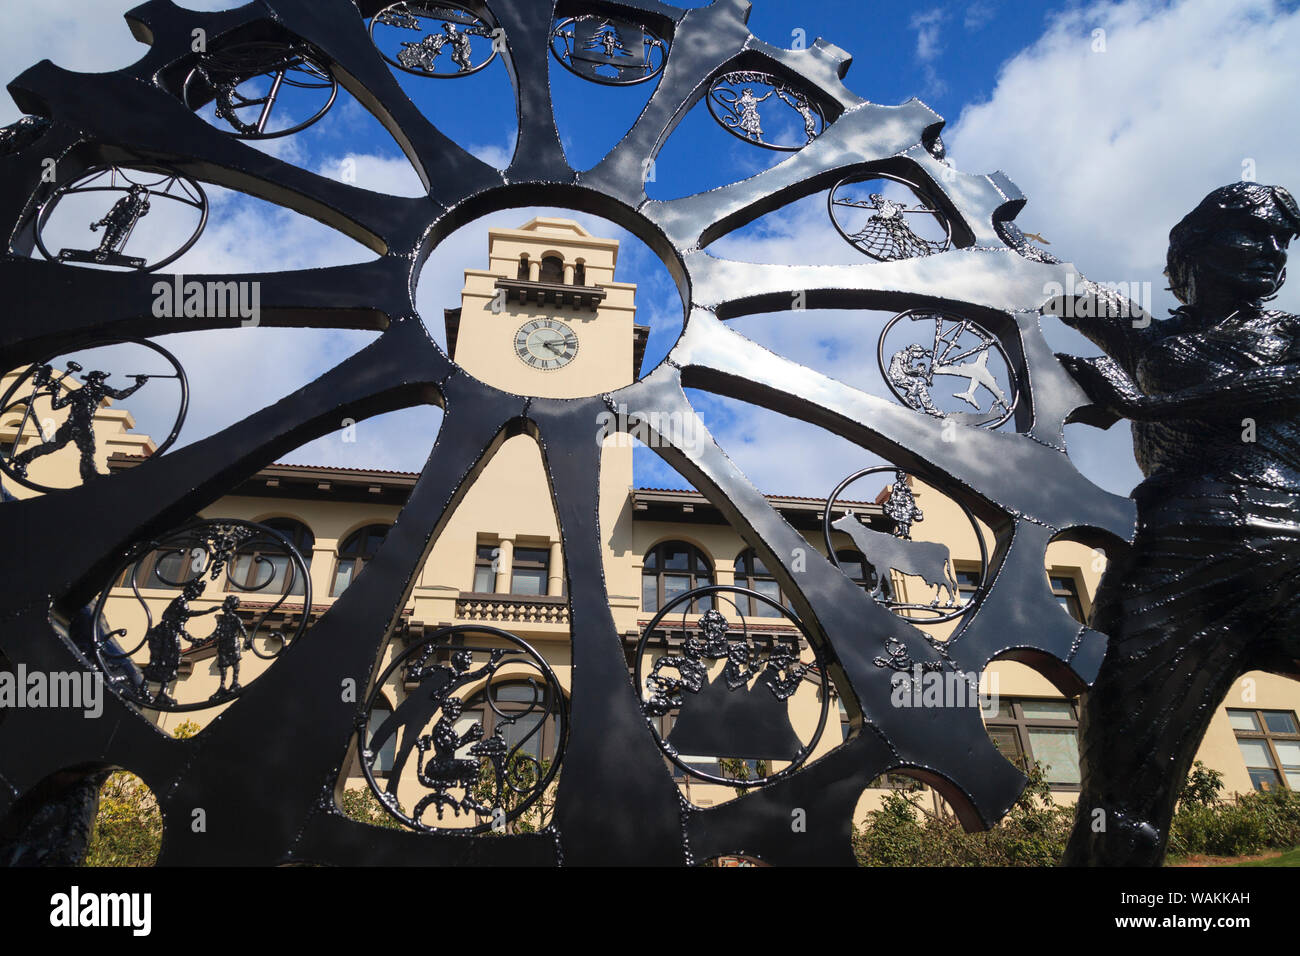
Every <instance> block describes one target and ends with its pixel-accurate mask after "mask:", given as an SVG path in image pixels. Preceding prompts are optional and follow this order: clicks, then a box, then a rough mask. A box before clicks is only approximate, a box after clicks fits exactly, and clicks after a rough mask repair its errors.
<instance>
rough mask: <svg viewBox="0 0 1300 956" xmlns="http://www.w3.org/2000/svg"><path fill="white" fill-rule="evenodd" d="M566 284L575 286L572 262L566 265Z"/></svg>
mask: <svg viewBox="0 0 1300 956" xmlns="http://www.w3.org/2000/svg"><path fill="white" fill-rule="evenodd" d="M564 284H565V285H573V263H572V262H566V263H565V264H564Z"/></svg>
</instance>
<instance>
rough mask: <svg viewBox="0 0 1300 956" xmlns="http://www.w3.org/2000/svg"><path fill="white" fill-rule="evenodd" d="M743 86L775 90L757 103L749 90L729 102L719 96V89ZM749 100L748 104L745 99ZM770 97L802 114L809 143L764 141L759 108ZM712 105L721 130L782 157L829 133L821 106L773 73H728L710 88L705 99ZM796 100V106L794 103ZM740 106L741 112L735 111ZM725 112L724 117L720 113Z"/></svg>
mask: <svg viewBox="0 0 1300 956" xmlns="http://www.w3.org/2000/svg"><path fill="white" fill-rule="evenodd" d="M724 83H730V84H741V83H761V84H763V85H764V86H770V87H772V92H771V93H768V94H767V95H766V96H763V97H761V98H759V99H755V98H754V97H753V96H752V95H750V94H749V91H748V90H746V92H745V93H742V94H741V96H739V97H736V98H735V99H732V100H726V99H724V98H723V97H721V96H720V95H719V89H720V88H721V87H722V84H724ZM746 96H748V97H749V101H746V99H745V97H746ZM769 96H776V97H777V98H778V99H780V100H781V102H783V103H785V104H786V105H787V106H788V107H790V109H792V110H794V111H795V112H797V113H799V114H800V115H801V116H802V117H803V121H804V132H805V134H806V136H807V139H806V141H805V142H802V143H798V144H796V145H793V146H791V145H785V144H781V143H769V142H768V141H767V140H765V139H764V138H763V129H762V123H761V119H760V118H759V114H758V104H759V103H761V102H762V101H763V100H766V99H767V98H768V97H769ZM705 100H706V101H707V102H708V107H709V113H710V114H712V116H713V119H714V120H715V121H716V122H717V124H718V125H719V126H721V127H722V128H723V129H725V130H726V131H727V132H728V133H730V134H731V135H732V136H735V137H736V138H738V139H741V140H744V141H745V142H746V143H749V144H750V145H751V146H761V147H763V148H764V149H771V150H775V151H777V152H782V153H797V152H798V151H799V150H801V149H803V148H804V147H805V146H807V145H808V144H809V143H811V142H812V141H813V140H815V139H816V138H817V137H818V136H820V135H821V134H822V133H823V132H824V131H825V129H826V114H825V113H823V112H822V108H821V106H820V105H819V104H818V103H817V102H816V100H814V99H813V98H812V97H808V96H803V95H801V94H800V93H798V92H796V91H795V90H793V89H791V88H790V87H789V86H787V85H786V84H785V83H782V82H781V80H779V79H778V78H777V77H776V76H774V75H772V74H771V73H763V72H761V71H756V70H733V71H732V72H730V73H724V74H722V75H721V76H719V77H717V78H716V79H715V80H714V81H713V82H712V83H710V84H709V91H708V93H707V94H706V95H705ZM791 100H793V102H791ZM737 105H739V106H740V109H739V111H737V110H736V109H735V107H736V106H737ZM720 109H721V110H723V111H724V112H723V113H720V112H719V110H720Z"/></svg>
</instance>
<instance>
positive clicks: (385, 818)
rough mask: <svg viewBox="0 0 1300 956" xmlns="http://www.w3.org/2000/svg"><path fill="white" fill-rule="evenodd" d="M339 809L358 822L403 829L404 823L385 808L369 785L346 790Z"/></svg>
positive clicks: (391, 828)
mask: <svg viewBox="0 0 1300 956" xmlns="http://www.w3.org/2000/svg"><path fill="white" fill-rule="evenodd" d="M339 809H340V810H342V811H343V813H344V814H345V815H346V816H349V817H351V818H352V819H353V820H356V821H357V822H358V823H367V824H369V825H370V826H372V827H384V828H385V829H388V830H400V829H402V824H401V823H400V822H399V821H398V819H397V818H396V817H394V816H393V815H392V814H390V813H389V812H388V811H387V810H385V809H384V807H383V804H381V803H380V802H379V799H378V798H377V797H376V796H375V795H374V794H373V793H371V792H370V788H369V787H358V788H357V789H353V790H344V791H343V796H341V797H340V798H339Z"/></svg>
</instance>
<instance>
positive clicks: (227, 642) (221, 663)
mask: <svg viewBox="0 0 1300 956" xmlns="http://www.w3.org/2000/svg"><path fill="white" fill-rule="evenodd" d="M238 608H239V598H237V597H236V596H235V595H233V594H231V595H229V596H227V597H226V599H225V600H224V601H222V602H221V613H220V614H218V615H217V626H216V628H215V629H214V630H213V631H212V638H213V640H215V641H216V643H217V669H218V670H219V671H220V673H221V683H220V684H219V685H218V686H217V689H216V691H215V692H214V693H213V694H212V698H213V700H220V699H222V698H224V697H233V696H234V695H235V694H238V693H239V692H240V691H241V690H242V689H243V688H242V687H241V686H240V683H239V660H240V658H241V657H242V656H243V652H244V651H246V650H248V649H249V648H251V647H252V646H253V639H252V637H251V636H250V635H249V633H248V628H246V627H244V622H243V621H242V620H240V617H239V614H238V613H236V612H237V610H238ZM241 638H242V641H241ZM227 670H229V671H230V678H231V679H230V687H229V688H227V687H226V671H227Z"/></svg>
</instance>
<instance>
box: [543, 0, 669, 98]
mask: <svg viewBox="0 0 1300 956" xmlns="http://www.w3.org/2000/svg"><path fill="white" fill-rule="evenodd" d="M551 53H552V54H553V55H554V57H555V59H556V60H558V61H559V62H560V63H561V64H562V65H563V66H564V68H565V69H567V70H568V71H569V72H570V73H573V74H574V75H576V76H580V77H582V78H583V79H584V80H591V81H592V82H593V83H603V84H605V85H607V86H631V85H632V84H634V83H644V82H645V81H646V80H650V79H653V78H654V77H656V76H658V75H659V73H660V72H661V71H662V70H663V68H664V62H665V61H666V59H667V53H668V47H667V45H666V44H665V43H664V41H663V40H661V39H660V38H659V37H657V36H656V35H655V34H654V33H653V32H652V31H651V30H650V29H649V28H648V27H645V26H643V25H642V24H639V23H632V22H629V21H627V20H619V19H616V18H614V17H597V16H580V17H570V18H569V19H567V20H563V21H561V22H560V23H558V24H557V25H556V26H555V28H554V29H553V30H552V31H551Z"/></svg>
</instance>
